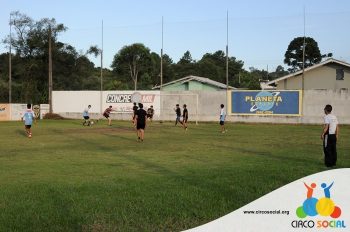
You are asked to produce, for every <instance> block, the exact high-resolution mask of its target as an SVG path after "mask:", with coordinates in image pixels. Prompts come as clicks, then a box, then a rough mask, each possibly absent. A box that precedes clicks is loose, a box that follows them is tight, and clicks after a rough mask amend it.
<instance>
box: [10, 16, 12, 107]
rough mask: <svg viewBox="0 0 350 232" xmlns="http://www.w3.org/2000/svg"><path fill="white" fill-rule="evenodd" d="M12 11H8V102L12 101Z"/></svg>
mask: <svg viewBox="0 0 350 232" xmlns="http://www.w3.org/2000/svg"><path fill="white" fill-rule="evenodd" d="M11 16H12V13H10V53H9V104H11V103H12V57H11V52H12V51H11V49H12V17H11Z"/></svg>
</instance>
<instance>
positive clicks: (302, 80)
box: [301, 6, 306, 95]
mask: <svg viewBox="0 0 350 232" xmlns="http://www.w3.org/2000/svg"><path fill="white" fill-rule="evenodd" d="M305 45H306V44H305V6H304V40H303V74H302V77H301V90H302V91H303V95H304V70H305Z"/></svg>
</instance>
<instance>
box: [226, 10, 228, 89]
mask: <svg viewBox="0 0 350 232" xmlns="http://www.w3.org/2000/svg"><path fill="white" fill-rule="evenodd" d="M226 20H227V21H226V91H228V11H227V19H226Z"/></svg>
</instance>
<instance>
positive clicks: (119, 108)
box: [103, 91, 160, 114]
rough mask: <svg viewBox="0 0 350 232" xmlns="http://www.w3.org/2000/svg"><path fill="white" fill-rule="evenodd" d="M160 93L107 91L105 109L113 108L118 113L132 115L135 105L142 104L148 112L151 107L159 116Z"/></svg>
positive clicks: (104, 101) (104, 100) (104, 99)
mask: <svg viewBox="0 0 350 232" xmlns="http://www.w3.org/2000/svg"><path fill="white" fill-rule="evenodd" d="M159 95H160V92H159V91H106V92H104V94H103V108H104V109H105V108H107V107H109V106H112V107H113V109H114V110H115V111H116V112H118V113H132V112H133V110H132V108H133V103H134V102H136V103H142V104H143V108H144V109H145V110H147V108H148V107H150V106H151V105H152V106H153V108H154V109H155V114H159V106H160V97H159Z"/></svg>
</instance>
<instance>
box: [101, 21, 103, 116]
mask: <svg viewBox="0 0 350 232" xmlns="http://www.w3.org/2000/svg"><path fill="white" fill-rule="evenodd" d="M100 87H101V89H100V113H101V114H102V110H103V106H102V105H103V96H102V93H103V20H102V47H101V86H100Z"/></svg>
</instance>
